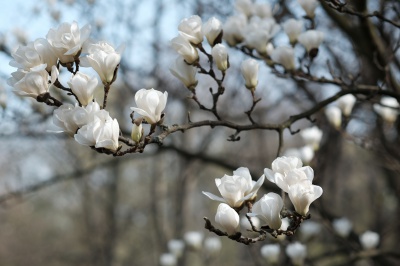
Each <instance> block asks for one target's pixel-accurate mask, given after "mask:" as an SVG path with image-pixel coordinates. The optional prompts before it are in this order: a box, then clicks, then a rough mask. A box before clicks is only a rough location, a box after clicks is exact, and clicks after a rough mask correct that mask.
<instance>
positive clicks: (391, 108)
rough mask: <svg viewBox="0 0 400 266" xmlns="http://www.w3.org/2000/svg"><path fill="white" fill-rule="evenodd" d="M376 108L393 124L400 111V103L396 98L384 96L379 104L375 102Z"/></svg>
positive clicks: (376, 110)
mask: <svg viewBox="0 0 400 266" xmlns="http://www.w3.org/2000/svg"><path fill="white" fill-rule="evenodd" d="M374 110H375V112H377V113H378V114H379V115H380V116H381V117H382V119H383V120H384V121H386V122H387V123H388V124H393V123H394V122H396V119H397V116H398V115H399V113H400V104H399V102H398V101H397V100H396V99H395V98H392V97H382V98H381V101H380V103H379V104H374Z"/></svg>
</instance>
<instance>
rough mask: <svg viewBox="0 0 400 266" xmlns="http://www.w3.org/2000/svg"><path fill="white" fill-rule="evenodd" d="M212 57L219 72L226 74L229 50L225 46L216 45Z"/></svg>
mask: <svg viewBox="0 0 400 266" xmlns="http://www.w3.org/2000/svg"><path fill="white" fill-rule="evenodd" d="M211 55H212V57H213V59H214V62H215V64H216V65H217V68H218V69H219V70H221V71H222V72H224V71H226V70H227V69H228V67H229V61H228V50H227V49H226V47H225V46H224V45H223V44H220V43H219V44H216V45H215V46H214V47H213V48H212V50H211Z"/></svg>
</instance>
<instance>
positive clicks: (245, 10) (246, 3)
mask: <svg viewBox="0 0 400 266" xmlns="http://www.w3.org/2000/svg"><path fill="white" fill-rule="evenodd" d="M235 8H236V10H237V11H239V12H241V13H242V14H244V15H245V16H247V17H250V16H251V15H253V13H254V6H253V2H252V1H251V0H236V3H235Z"/></svg>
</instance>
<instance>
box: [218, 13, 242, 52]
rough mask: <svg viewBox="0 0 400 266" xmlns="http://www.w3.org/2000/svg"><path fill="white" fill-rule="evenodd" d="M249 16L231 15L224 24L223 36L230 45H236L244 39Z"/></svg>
mask: <svg viewBox="0 0 400 266" xmlns="http://www.w3.org/2000/svg"><path fill="white" fill-rule="evenodd" d="M246 24H247V18H246V16H244V15H237V16H230V17H229V18H228V19H227V20H226V22H225V24H224V26H223V32H224V34H223V36H222V37H223V38H224V40H225V41H226V42H227V43H228V44H229V45H230V46H235V45H236V44H238V43H240V42H242V41H243V39H244V28H245V27H246Z"/></svg>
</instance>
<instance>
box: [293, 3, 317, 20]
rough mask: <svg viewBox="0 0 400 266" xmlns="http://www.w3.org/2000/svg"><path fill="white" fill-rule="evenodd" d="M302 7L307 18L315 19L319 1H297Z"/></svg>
mask: <svg viewBox="0 0 400 266" xmlns="http://www.w3.org/2000/svg"><path fill="white" fill-rule="evenodd" d="M297 2H299V4H300V5H301V7H302V8H303V9H304V11H305V12H306V15H307V17H309V18H314V16H315V9H316V8H317V6H318V0H297Z"/></svg>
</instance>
